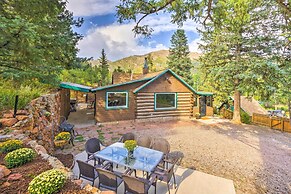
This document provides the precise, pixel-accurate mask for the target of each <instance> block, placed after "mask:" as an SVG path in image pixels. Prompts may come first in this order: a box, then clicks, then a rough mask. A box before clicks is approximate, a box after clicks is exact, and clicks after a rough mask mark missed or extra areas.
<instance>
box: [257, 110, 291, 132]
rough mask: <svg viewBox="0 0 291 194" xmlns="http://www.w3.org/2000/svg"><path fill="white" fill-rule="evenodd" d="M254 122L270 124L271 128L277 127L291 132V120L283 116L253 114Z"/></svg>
mask: <svg viewBox="0 0 291 194" xmlns="http://www.w3.org/2000/svg"><path fill="white" fill-rule="evenodd" d="M252 118H253V120H252V121H253V123H254V124H258V125H264V126H268V127H270V128H271V129H276V130H280V131H284V132H289V133H291V125H290V120H289V119H288V118H283V117H271V116H268V115H262V114H257V113H254V114H253V117H252Z"/></svg>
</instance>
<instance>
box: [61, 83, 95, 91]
mask: <svg viewBox="0 0 291 194" xmlns="http://www.w3.org/2000/svg"><path fill="white" fill-rule="evenodd" d="M60 87H61V88H66V89H70V90H75V91H80V92H91V89H92V87H89V86H84V85H81V84H75V83H70V82H61V83H60Z"/></svg>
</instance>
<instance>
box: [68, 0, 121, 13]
mask: <svg viewBox="0 0 291 194" xmlns="http://www.w3.org/2000/svg"><path fill="white" fill-rule="evenodd" d="M116 5H118V1H117V0H68V4H67V9H68V10H70V11H72V12H73V14H74V16H97V15H105V14H109V13H115V11H116V10H115V6H116Z"/></svg>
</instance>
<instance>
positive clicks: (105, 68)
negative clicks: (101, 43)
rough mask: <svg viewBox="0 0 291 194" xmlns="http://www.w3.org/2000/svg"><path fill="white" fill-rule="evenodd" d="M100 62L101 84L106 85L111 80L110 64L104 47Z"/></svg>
mask: <svg viewBox="0 0 291 194" xmlns="http://www.w3.org/2000/svg"><path fill="white" fill-rule="evenodd" d="M99 62H100V67H101V85H102V86H105V85H107V84H108V81H109V65H108V60H107V57H106V54H105V51H104V49H102V51H101V57H100V58H99Z"/></svg>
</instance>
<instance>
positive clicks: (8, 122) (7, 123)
mask: <svg viewBox="0 0 291 194" xmlns="http://www.w3.org/2000/svg"><path fill="white" fill-rule="evenodd" d="M17 122H18V120H17V119H16V118H3V119H0V123H2V125H3V126H4V127H11V126H13V125H14V124H15V123H17Z"/></svg>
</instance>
